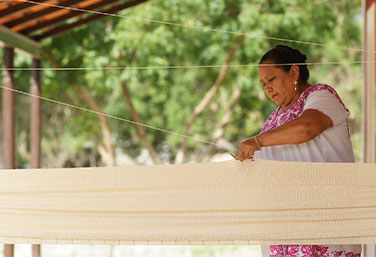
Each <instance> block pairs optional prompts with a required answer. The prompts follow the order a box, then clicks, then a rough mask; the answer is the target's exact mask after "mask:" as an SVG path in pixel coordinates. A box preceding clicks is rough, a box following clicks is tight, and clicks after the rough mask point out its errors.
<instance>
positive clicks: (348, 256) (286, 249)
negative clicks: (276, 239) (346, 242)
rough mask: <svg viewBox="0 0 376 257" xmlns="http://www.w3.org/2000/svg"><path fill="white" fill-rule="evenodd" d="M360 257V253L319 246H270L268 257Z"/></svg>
mask: <svg viewBox="0 0 376 257" xmlns="http://www.w3.org/2000/svg"><path fill="white" fill-rule="evenodd" d="M284 256H288V257H360V256H361V253H354V252H347V251H336V250H330V247H328V246H320V245H283V246H282V245H271V246H270V257H284Z"/></svg>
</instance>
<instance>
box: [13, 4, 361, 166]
mask: <svg viewBox="0 0 376 257" xmlns="http://www.w3.org/2000/svg"><path fill="white" fill-rule="evenodd" d="M360 8H361V1H360V0H357V1H352V0H344V1H327V2H322V3H315V2H314V1H304V0H273V1H271V0H268V1H264V0H252V1H250V0H190V1H177V0H164V1H162V0H155V1H149V2H147V3H145V4H142V5H139V6H136V7H133V8H130V9H127V10H125V11H123V12H122V13H121V14H122V15H125V16H127V17H129V18H126V17H125V18H116V17H111V18H105V19H103V20H101V21H98V22H95V23H92V24H90V25H87V26H83V27H81V28H79V29H76V30H74V31H72V32H70V33H68V34H64V35H61V36H58V37H55V38H52V39H47V40H45V41H44V42H43V45H44V47H45V50H46V52H48V53H49V54H50V56H52V58H53V59H54V60H55V61H56V62H57V63H58V64H59V65H61V67H102V68H105V67H143V66H158V67H160V66H161V67H163V66H174V65H215V64H219V65H221V64H223V63H224V62H225V59H226V57H227V55H228V52H229V51H230V50H231V49H232V48H233V47H234V45H235V44H236V42H237V41H238V38H239V35H235V34H230V33H220V32H213V31H202V30H199V29H195V28H187V27H181V26H169V25H163V24H157V23H151V22H146V21H144V20H142V19H150V20H162V21H168V22H173V23H181V24H186V25H188V26H197V27H203V28H212V29H218V30H227V31H233V32H242V33H246V34H247V36H246V38H245V42H244V44H243V45H242V46H241V48H240V49H239V50H238V51H237V52H236V54H235V57H234V58H233V60H232V62H231V64H257V63H258V62H259V59H260V58H261V56H262V55H263V54H264V52H265V51H266V50H268V49H269V48H271V47H273V46H275V45H276V44H280V43H283V44H286V42H279V41H276V40H271V39H265V38H263V37H278V38H285V39H293V40H298V41H308V42H316V43H321V44H328V45H329V47H321V46H315V45H307V44H299V43H287V44H289V45H291V46H292V47H297V48H299V49H300V50H302V51H303V52H304V53H305V54H306V55H307V56H308V60H307V61H308V62H320V61H340V62H344V61H347V60H348V61H351V60H359V59H360V58H361V55H360V53H359V52H356V51H348V50H344V49H339V48H336V46H339V45H340V46H348V47H360V45H361V39H360V34H361V29H360V28H361V24H360V22H359V20H358V19H357V16H358V15H359V13H360ZM67 42H68V43H67ZM18 65H20V66H28V65H30V64H29V63H27V61H26V60H21V61H20V62H18ZM51 65H52V64H51V62H49V61H47V59H45V61H44V63H43V66H44V67H51ZM219 70H220V69H219V68H201V69H199V68H190V69H163V68H160V69H123V70H81V71H59V72H58V71H45V72H44V73H43V74H44V76H43V95H44V96H46V97H49V98H53V99H56V100H59V101H64V102H65V101H69V102H70V103H73V104H76V105H80V106H84V107H87V106H86V105H85V103H84V102H82V100H80V98H79V97H77V95H76V93H75V91H74V89H73V87H77V86H79V87H81V88H83V89H85V91H86V92H88V94H89V95H90V97H91V98H93V99H94V100H95V101H96V103H97V104H98V105H99V106H100V107H101V108H102V110H103V111H104V112H105V113H108V114H111V115H115V116H118V117H121V118H124V119H132V118H131V113H130V109H129V106H128V105H127V103H126V101H125V98H124V96H123V94H122V88H121V85H122V83H126V84H127V85H128V88H129V90H130V92H131V94H132V100H133V103H134V105H135V108H136V110H137V112H138V113H139V115H140V116H141V118H142V121H143V122H144V123H146V124H148V125H151V126H156V127H160V128H165V129H167V130H171V131H174V132H177V133H184V130H185V127H186V124H187V122H188V120H189V119H190V117H191V115H192V113H193V110H194V108H195V107H196V106H197V104H198V103H200V101H201V99H202V98H203V96H204V95H205V93H206V92H207V91H208V90H209V89H210V88H211V87H212V85H213V84H214V83H215V81H216V79H217V76H218V73H219ZM310 70H311V80H310V82H311V83H314V82H321V83H329V84H331V85H333V86H334V87H335V88H336V89H338V91H339V92H340V94H341V96H342V97H343V98H344V101H345V103H346V104H347V105H348V106H349V108H350V109H351V111H352V113H353V114H352V116H351V118H350V125H351V132H352V134H353V140H354V139H355V140H354V145H355V149H356V152H357V153H360V119H361V117H360V101H361V99H360V95H361V93H360V92H361V76H362V74H361V66H359V65H352V64H341V65H316V66H310ZM17 76H18V78H17V79H18V81H19V82H18V83H19V84H20V87H22V89H23V90H25V91H28V87H27V86H28V82H27V83H25V81H28V77H27V76H28V73H27V72H22V73H21V72H19V73H17ZM349 81H350V82H349ZM21 85H22V86H21ZM234 86H238V87H239V88H240V89H241V97H240V100H239V102H238V103H237V105H236V106H235V108H234V112H233V115H232V117H231V120H230V123H229V125H228V126H227V127H226V130H225V134H224V139H226V140H227V141H228V142H231V143H232V144H233V146H234V147H237V145H238V142H239V141H241V140H242V139H244V138H246V137H249V136H252V135H254V134H256V133H258V131H259V130H260V128H261V126H262V124H263V121H264V120H265V119H266V117H267V116H268V115H269V114H270V113H271V112H272V110H273V109H274V108H275V106H274V104H273V103H272V102H271V101H270V100H268V99H267V97H266V96H265V94H264V92H263V88H262V87H261V85H260V82H259V78H258V71H257V67H232V68H229V70H228V73H227V75H226V79H225V81H224V82H223V84H222V85H221V90H222V96H221V95H220V93H217V95H216V96H215V98H214V99H213V102H212V104H211V105H210V106H208V108H207V109H206V110H205V111H204V112H203V113H202V114H201V115H200V116H199V117H198V119H197V120H196V122H195V123H194V125H193V127H192V132H191V135H193V136H195V137H196V138H199V139H204V140H210V139H211V136H212V133H213V131H214V130H215V128H216V126H217V124H218V123H219V121H220V120H221V118H222V116H223V115H224V113H225V111H226V108H227V105H228V102H229V100H230V98H231V95H232V92H233V89H234ZM354 94H355V95H356V98H353V97H351V96H353V95H354ZM349 96H350V97H349ZM44 111H45V113H44V138H45V141H44V142H48V141H49V139H51V140H52V139H53V140H52V141H53V142H60V143H59V144H56V143H54V144H46V145H44V148H50V149H47V150H45V151H50V152H58V151H63V149H64V147H67V145H65V144H64V143H63V141H64V142H69V144H70V146H73V145H74V147H68V148H69V151H73V152H79V151H80V150H82V149H84V148H85V142H88V141H90V142H94V144H95V145H99V144H102V135H101V129H100V125H99V120H98V117H97V116H96V115H94V114H89V113H85V112H82V111H76V110H69V111H67V108H65V107H64V108H63V107H55V105H53V104H48V108H45V109H44ZM57 117H58V118H57ZM52 120H53V122H52ZM18 122H19V123H20V124H23V121H22V119H21V117H19V120H18ZM110 125H111V130H112V136H113V139H114V143H115V146H116V147H118V148H121V150H122V151H123V152H125V153H127V154H129V155H131V156H134V157H135V156H137V155H138V154H139V152H140V149H141V148H142V147H143V145H142V144H141V141H140V139H139V137H138V134H137V130H136V128H135V126H134V125H131V124H128V123H124V122H120V121H117V120H110ZM23 128H24V126H23V125H22V126H21V128H19V130H22V129H23ZM54 131H55V132H54ZM56 131H58V132H56ZM147 133H148V139H149V140H150V141H151V143H152V145H153V146H154V147H155V148H156V149H160V148H161V146H162V145H163V144H165V143H166V142H167V143H168V145H169V149H170V151H171V153H172V154H173V155H174V154H175V153H176V151H177V149H178V148H179V147H180V144H181V142H182V138H181V137H177V136H173V135H169V134H166V133H163V132H160V131H155V130H151V129H147ZM73 142H78V143H77V144H73ZM206 147H207V146H206V145H204V144H202V143H198V142H196V141H191V140H190V141H189V142H188V149H189V152H190V153H193V152H199V151H198V150H203V149H205V148H206ZM73 148H74V149H73ZM218 151H220V150H219V149H218ZM72 156H74V154H72ZM357 157H358V159H359V158H360V155H359V154H358V156H357ZM45 162H48V160H45ZM51 165H52V164H47V166H51Z"/></svg>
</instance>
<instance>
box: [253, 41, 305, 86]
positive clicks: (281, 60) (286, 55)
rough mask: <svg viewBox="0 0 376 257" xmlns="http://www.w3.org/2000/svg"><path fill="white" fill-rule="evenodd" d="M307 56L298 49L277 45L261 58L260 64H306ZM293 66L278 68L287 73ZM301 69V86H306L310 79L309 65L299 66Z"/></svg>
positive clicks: (299, 81)
mask: <svg viewBox="0 0 376 257" xmlns="http://www.w3.org/2000/svg"><path fill="white" fill-rule="evenodd" d="M306 60H307V56H305V55H304V54H302V53H301V52H300V51H299V50H298V49H294V48H291V47H289V46H285V45H277V46H276V47H274V48H273V49H271V50H269V51H268V52H267V53H266V54H264V56H263V57H262V58H261V61H260V63H259V64H262V63H264V62H266V61H269V62H271V63H274V64H286V63H289V64H293V63H305V61H306ZM291 66H292V65H281V66H276V67H278V68H280V69H282V70H284V71H286V72H288V71H290V69H291ZM298 67H299V80H298V83H299V85H303V84H306V83H307V81H308V79H309V71H308V68H307V65H298Z"/></svg>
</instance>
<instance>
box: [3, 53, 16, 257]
mask: <svg viewBox="0 0 376 257" xmlns="http://www.w3.org/2000/svg"><path fill="white" fill-rule="evenodd" d="M13 63H14V49H13V48H10V47H4V56H3V66H4V69H3V73H2V75H3V87H7V88H11V89H14V76H13V73H14V72H13V71H12V70H7V69H12V68H13ZM2 94H3V96H2V97H3V107H2V108H3V109H2V110H3V113H2V126H3V127H2V140H3V142H2V143H3V144H2V155H3V156H2V159H3V168H4V169H14V168H16V162H15V127H14V119H15V112H14V93H13V92H12V91H10V90H8V89H3V90H2ZM13 256H14V246H13V245H4V257H13Z"/></svg>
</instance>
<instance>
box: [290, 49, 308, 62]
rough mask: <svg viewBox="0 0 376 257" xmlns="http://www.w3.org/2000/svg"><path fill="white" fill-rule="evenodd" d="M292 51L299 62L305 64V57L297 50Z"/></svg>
mask: <svg viewBox="0 0 376 257" xmlns="http://www.w3.org/2000/svg"><path fill="white" fill-rule="evenodd" d="M292 50H293V53H294V55H295V56H296V58H297V59H298V61H299V62H305V61H306V60H307V56H306V55H305V54H303V53H301V52H300V51H299V50H298V49H292Z"/></svg>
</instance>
